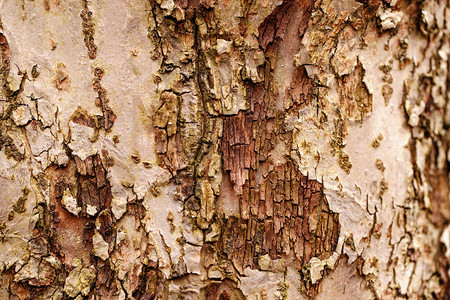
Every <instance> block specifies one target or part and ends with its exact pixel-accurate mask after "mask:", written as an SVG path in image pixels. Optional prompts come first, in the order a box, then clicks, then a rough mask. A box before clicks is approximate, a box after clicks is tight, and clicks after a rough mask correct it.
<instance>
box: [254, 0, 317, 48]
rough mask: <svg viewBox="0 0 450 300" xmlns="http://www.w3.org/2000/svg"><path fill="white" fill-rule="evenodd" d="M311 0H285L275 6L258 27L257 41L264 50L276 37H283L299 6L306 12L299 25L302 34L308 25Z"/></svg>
mask: <svg viewBox="0 0 450 300" xmlns="http://www.w3.org/2000/svg"><path fill="white" fill-rule="evenodd" d="M312 3H313V2H312V1H310V0H308V1H295V0H286V1H283V3H282V4H280V5H279V6H277V7H276V8H275V9H274V10H273V12H272V13H271V14H270V15H269V16H268V17H267V18H266V19H265V20H264V22H262V23H261V24H260V25H259V27H258V32H259V37H258V42H259V44H260V45H261V47H262V48H263V49H264V50H267V47H268V46H269V45H270V44H271V43H273V42H274V41H275V40H276V39H283V37H284V34H285V33H286V30H287V27H288V26H289V23H290V21H291V17H292V16H293V13H294V10H295V8H297V7H299V8H300V9H301V10H302V11H303V12H306V13H308V16H306V18H304V21H303V22H301V24H300V27H299V34H300V35H303V33H304V32H305V30H306V27H307V25H308V20H309V13H310V9H311V6H312Z"/></svg>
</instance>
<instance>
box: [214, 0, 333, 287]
mask: <svg viewBox="0 0 450 300" xmlns="http://www.w3.org/2000/svg"><path fill="white" fill-rule="evenodd" d="M310 5H311V2H306V3H302V4H299V3H297V2H294V1H285V2H283V4H281V5H280V6H278V7H277V8H276V9H275V10H274V12H273V13H272V14H271V15H270V16H269V17H267V18H266V20H265V21H264V22H263V23H262V24H261V25H260V26H259V33H260V36H259V42H260V46H261V47H262V48H263V49H264V50H265V51H266V54H267V53H268V52H270V53H269V54H270V56H273V57H276V55H277V53H278V54H279V55H282V54H283V55H284V53H285V52H286V49H284V48H283V49H281V48H282V47H284V46H280V43H279V41H280V39H283V38H287V37H285V36H284V35H285V33H286V28H287V27H288V26H289V25H290V24H289V21H290V20H291V18H293V16H297V14H298V15H299V16H304V17H305V19H304V20H303V21H302V22H300V23H297V24H299V25H298V26H299V29H298V33H299V35H300V36H302V35H303V33H304V32H305V30H306V26H307V23H308V19H309V8H310ZM289 38H294V37H289ZM296 38H298V36H297V37H296ZM269 47H270V49H268V48H269ZM277 47H278V48H277ZM286 53H290V52H286ZM289 55H290V54H289ZM292 56H293V54H292ZM292 59H293V57H292ZM265 71H266V72H265V74H266V76H265V82H264V84H256V85H253V84H248V86H247V95H248V97H249V99H248V100H249V102H250V109H249V110H247V111H241V112H239V113H238V114H237V115H235V116H227V117H225V118H224V123H223V137H222V141H221V149H222V153H223V167H224V169H225V171H229V172H230V179H231V182H232V184H233V187H234V190H235V191H236V193H237V194H238V197H239V202H240V204H239V210H240V214H239V217H229V218H228V219H227V220H226V224H225V229H224V231H223V233H222V235H221V238H220V241H219V248H220V249H221V251H222V253H223V254H224V255H225V256H226V257H228V259H230V260H231V261H232V262H233V265H234V266H235V268H236V269H237V270H238V271H239V272H240V273H241V274H242V272H243V270H244V269H245V268H247V267H249V268H253V269H258V268H260V266H259V263H258V261H259V258H260V257H261V256H263V255H269V257H270V258H271V259H272V260H274V259H279V258H284V259H285V260H286V261H287V263H288V264H289V260H291V261H292V260H293V261H294V262H296V265H297V268H298V269H299V270H300V269H301V268H302V267H303V266H304V265H305V264H306V263H307V262H308V261H309V260H310V259H311V258H312V257H318V258H319V259H326V258H328V257H330V256H331V254H332V253H333V252H334V250H335V249H336V246H337V242H338V237H339V231H340V225H339V216H338V214H336V213H333V212H332V211H331V210H330V208H329V205H328V201H327V198H326V196H325V194H324V191H323V186H322V184H321V183H319V182H318V181H316V180H311V179H309V178H308V177H307V176H305V175H303V174H301V172H300V171H299V169H298V166H297V165H296V162H294V161H293V160H291V158H290V152H291V150H292V142H293V141H292V129H291V128H289V127H288V126H286V122H285V121H286V117H287V116H288V115H289V114H292V113H295V112H296V111H298V109H299V108H300V107H302V106H304V105H308V104H309V103H311V98H312V96H313V92H314V89H313V86H312V82H311V80H310V79H309V78H308V77H307V73H306V70H305V69H304V67H299V68H296V69H294V70H293V74H292V82H291V84H290V86H289V87H288V88H287V90H286V91H287V95H286V96H287V97H290V100H291V103H292V104H291V105H289V106H288V107H287V106H285V107H280V105H278V104H277V103H276V101H277V95H276V93H275V92H272V91H274V89H273V88H272V87H271V86H272V84H273V75H272V73H271V71H272V70H271V66H270V65H269V64H266V70H265ZM316 293H317V289H316V288H315V287H314V286H313V287H310V288H308V294H309V295H310V296H313V295H315V294H316Z"/></svg>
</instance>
